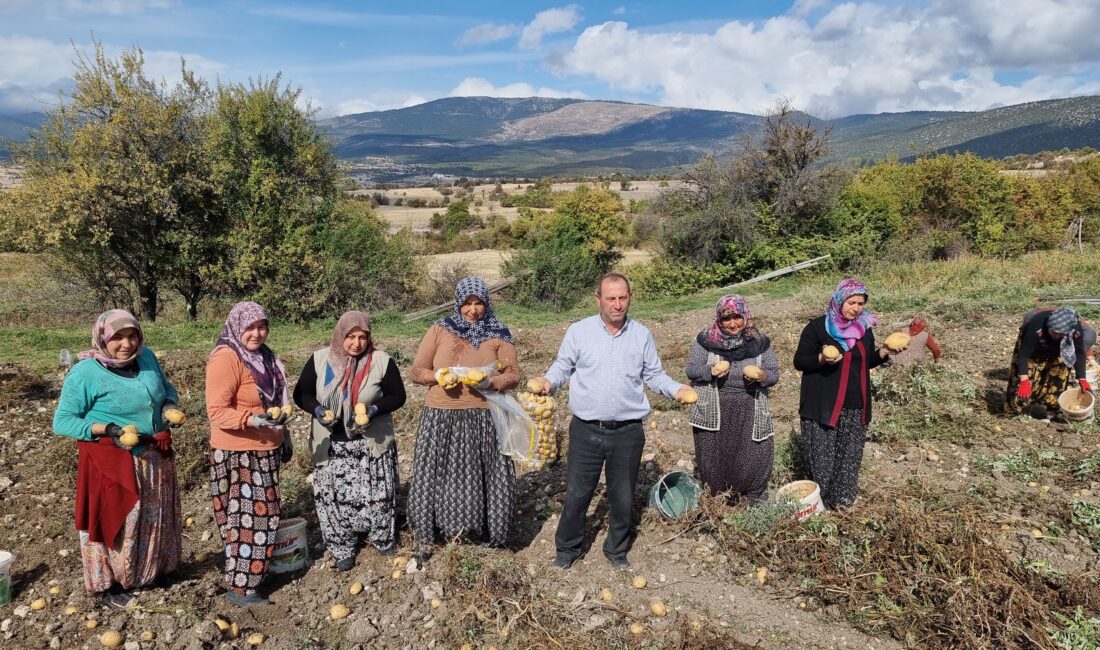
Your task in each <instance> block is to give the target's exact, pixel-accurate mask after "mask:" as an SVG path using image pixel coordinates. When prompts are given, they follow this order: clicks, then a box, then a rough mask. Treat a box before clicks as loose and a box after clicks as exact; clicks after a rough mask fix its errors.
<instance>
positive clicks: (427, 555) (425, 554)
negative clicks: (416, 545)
mask: <svg viewBox="0 0 1100 650" xmlns="http://www.w3.org/2000/svg"><path fill="white" fill-rule="evenodd" d="M430 559H432V547H431V545H430V544H422V545H421V546H420V550H419V551H417V552H416V568H418V569H423V568H424V565H425V564H427V563H428V560H430Z"/></svg>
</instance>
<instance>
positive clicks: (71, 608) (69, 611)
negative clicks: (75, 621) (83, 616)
mask: <svg viewBox="0 0 1100 650" xmlns="http://www.w3.org/2000/svg"><path fill="white" fill-rule="evenodd" d="M79 611H80V609H78V608H77V607H76V606H75V605H69V606H68V607H66V608H65V615H66V616H72V615H73V614H76V613H77V612H79Z"/></svg>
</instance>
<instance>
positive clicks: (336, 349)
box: [318, 311, 374, 424]
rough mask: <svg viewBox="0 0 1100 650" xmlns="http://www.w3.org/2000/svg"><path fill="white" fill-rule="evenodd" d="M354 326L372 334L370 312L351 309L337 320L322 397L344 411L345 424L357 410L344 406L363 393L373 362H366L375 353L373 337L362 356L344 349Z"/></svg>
mask: <svg viewBox="0 0 1100 650" xmlns="http://www.w3.org/2000/svg"><path fill="white" fill-rule="evenodd" d="M354 329H361V330H363V331H364V332H366V333H367V335H368V336H370V315H369V314H366V313H364V312H361V311H349V312H346V313H345V314H344V315H343V316H341V317H340V320H338V321H336V327H335V328H333V330H332V340H331V341H330V342H329V346H328V362H327V363H326V365H325V376H324V378H323V381H322V384H321V385H322V389H321V394H320V396H319V397H320V399H319V400H318V401H319V402H321V404H323V405H324V406H325V408H328V409H332V411H333V412H336V413H342V414H343V416H344V420H345V424H348V423H349V422H350V421H351V418H352V417H353V416H354V415H355V411H354V409H353V408H350V407H349V408H342V407H343V406H344V405H350V404H351V403H352V402H353V401H354V400H355V399H356V398H357V396H358V395H359V385H360V384H361V383H362V381H363V378H364V377H365V376H366V374H367V372H369V371H370V364H369V363H365V362H366V361H367V360H368V359H370V356H371V353H373V352H374V339H373V338H371V339H370V340H369V341H368V342H367V349H366V350H364V351H363V353H362V354H360V355H359V356H358V357H352V356H351V355H349V354H348V353H347V351H345V350H344V339H345V338H347V335H348V333H349V332H351V331H352V330H354Z"/></svg>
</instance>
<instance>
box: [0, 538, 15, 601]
mask: <svg viewBox="0 0 1100 650" xmlns="http://www.w3.org/2000/svg"><path fill="white" fill-rule="evenodd" d="M14 562H15V556H14V555H12V554H11V553H8V552H7V551H0V605H7V604H8V603H10V602H11V565H12V563H14Z"/></svg>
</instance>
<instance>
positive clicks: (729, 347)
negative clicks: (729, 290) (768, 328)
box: [695, 294, 771, 361]
mask: <svg viewBox="0 0 1100 650" xmlns="http://www.w3.org/2000/svg"><path fill="white" fill-rule="evenodd" d="M714 311H715V318H714V322H713V323H711V325H710V327H708V328H706V329H705V330H703V331H702V332H699V335H698V336H696V337H695V340H696V341H697V342H698V343H699V345H701V346H702V347H703V349H705V350H707V351H708V352H713V353H714V354H717V355H718V356H720V357H723V358H726V359H728V360H730V361H741V360H743V359H748V358H750V357H755V356H758V355H760V354H761V353H763V352H764V351H765V350H767V349H768V347H769V346H770V345H771V341H770V340H769V339H768V337H767V336H764V334H762V333H761V332H760V331H759V330H757V329H756V325H755V324H754V323H753V318H752V312H750V311H749V306H748V304H747V303H746V302H745V297H744V296H739V295H737V294H730V295H728V296H722V297H721V298H719V299H718V304H716V305H715V306H714ZM728 316H740V317H742V318H744V319H745V327H743V328H742V329H741V331H740V332H738V333H737V334H730V333H728V332H726V330H725V329H723V328H722V319H723V318H726V317H728Z"/></svg>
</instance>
